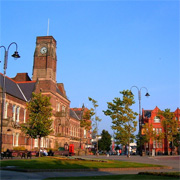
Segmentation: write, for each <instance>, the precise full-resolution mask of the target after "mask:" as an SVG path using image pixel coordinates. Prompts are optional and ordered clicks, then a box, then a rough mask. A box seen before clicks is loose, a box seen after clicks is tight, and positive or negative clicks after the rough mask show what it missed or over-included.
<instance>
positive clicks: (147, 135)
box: [142, 123, 156, 155]
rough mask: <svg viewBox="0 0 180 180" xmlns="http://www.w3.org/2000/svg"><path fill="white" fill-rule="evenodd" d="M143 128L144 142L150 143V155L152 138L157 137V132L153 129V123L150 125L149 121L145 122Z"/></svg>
mask: <svg viewBox="0 0 180 180" xmlns="http://www.w3.org/2000/svg"><path fill="white" fill-rule="evenodd" d="M142 128H143V133H144V135H143V136H142V137H143V140H144V143H149V155H150V140H152V141H153V140H154V139H155V137H156V134H155V131H153V126H152V124H150V125H149V124H148V123H145V124H144V125H143V126H142ZM145 147H146V146H145ZM145 149H146V148H145Z"/></svg>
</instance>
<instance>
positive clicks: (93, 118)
mask: <svg viewBox="0 0 180 180" xmlns="http://www.w3.org/2000/svg"><path fill="white" fill-rule="evenodd" d="M88 99H89V101H91V102H92V104H93V108H91V109H90V111H89V115H90V119H91V121H92V127H93V133H94V134H96V138H97V150H96V154H98V123H99V122H101V119H100V118H99V117H98V116H97V115H96V108H97V107H98V106H99V105H98V104H97V101H96V100H94V99H92V98H91V97H88Z"/></svg>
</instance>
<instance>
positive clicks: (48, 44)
mask: <svg viewBox="0 0 180 180" xmlns="http://www.w3.org/2000/svg"><path fill="white" fill-rule="evenodd" d="M56 62H57V57H56V40H55V39H54V38H53V37H52V36H41V37H37V39H36V48H35V52H34V65H33V76H32V80H33V81H36V80H37V79H39V80H52V81H54V82H56Z"/></svg>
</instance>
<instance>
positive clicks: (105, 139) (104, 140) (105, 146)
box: [98, 130, 111, 151]
mask: <svg viewBox="0 0 180 180" xmlns="http://www.w3.org/2000/svg"><path fill="white" fill-rule="evenodd" d="M98 146H99V147H98V149H99V150H101V151H109V150H110V146H111V135H110V134H109V132H108V131H106V130H102V133H101V139H100V140H99V143H98Z"/></svg>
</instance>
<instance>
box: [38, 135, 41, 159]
mask: <svg viewBox="0 0 180 180" xmlns="http://www.w3.org/2000/svg"><path fill="white" fill-rule="evenodd" d="M40 146H41V137H39V139H38V147H39V157H41V153H40V150H41V147H40Z"/></svg>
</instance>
